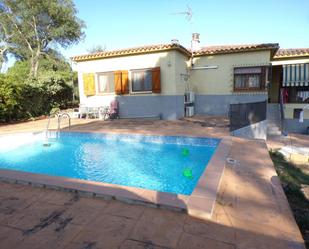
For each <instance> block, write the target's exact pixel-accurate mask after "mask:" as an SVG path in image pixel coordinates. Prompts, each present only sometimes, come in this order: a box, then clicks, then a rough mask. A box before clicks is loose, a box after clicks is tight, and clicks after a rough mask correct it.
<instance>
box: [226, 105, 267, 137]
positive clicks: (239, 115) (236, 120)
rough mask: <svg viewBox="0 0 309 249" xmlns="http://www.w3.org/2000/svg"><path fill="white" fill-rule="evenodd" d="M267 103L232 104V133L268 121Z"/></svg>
mask: <svg viewBox="0 0 309 249" xmlns="http://www.w3.org/2000/svg"><path fill="white" fill-rule="evenodd" d="M266 108H267V101H263V102H255V103H243V104H231V105H230V109H229V118H230V131H234V130H237V129H240V128H242V127H245V126H248V125H252V124H255V123H258V122H261V121H263V120H266V110H267V109H266Z"/></svg>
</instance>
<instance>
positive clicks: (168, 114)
mask: <svg viewBox="0 0 309 249" xmlns="http://www.w3.org/2000/svg"><path fill="white" fill-rule="evenodd" d="M116 98H117V100H118V101H119V111H120V113H119V114H120V117H121V118H138V117H140V118H142V117H158V118H159V117H160V118H162V119H167V120H175V119H179V118H182V117H183V116H184V96H183V95H157V96H138V95H136V96H127V95H124V96H122V95H119V96H117V97H116Z"/></svg>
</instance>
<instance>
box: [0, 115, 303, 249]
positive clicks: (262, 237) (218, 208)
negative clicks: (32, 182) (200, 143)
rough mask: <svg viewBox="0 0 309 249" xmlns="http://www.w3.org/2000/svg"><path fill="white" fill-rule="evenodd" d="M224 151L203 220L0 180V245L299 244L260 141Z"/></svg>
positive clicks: (114, 126)
mask: <svg viewBox="0 0 309 249" xmlns="http://www.w3.org/2000/svg"><path fill="white" fill-rule="evenodd" d="M83 122H85V121H83ZM139 122H140V123H139ZM200 122H202V123H200ZM43 123H44V122H43ZM43 123H42V124H43ZM206 124H207V122H206ZM33 127H34V126H33ZM36 127H37V126H36ZM2 128H3V127H0V131H1V132H2V131H3V129H2ZM12 129H13V130H12ZM72 129H73V130H85V131H89V130H93V131H105V130H109V131H110V130H112V131H115V132H124V133H128V132H134V133H136V132H138V133H151V134H165V135H166V134H168V135H172V134H175V135H177V134H184V135H196V136H211V135H212V136H217V137H221V136H225V135H226V134H227V132H228V131H227V128H226V127H209V125H205V122H204V121H198V122H194V120H193V121H192V120H190V121H174V122H167V121H137V120H136V121H130V120H117V121H108V122H100V121H97V122H91V123H88V124H76V126H74V127H72ZM16 130H19V131H21V130H22V128H19V129H16ZM29 130H31V129H29ZM10 131H11V132H12V131H15V130H14V127H12V126H11V128H10ZM6 132H7V130H6ZM2 133H3V132H2ZM229 157H231V158H234V159H236V164H234V165H229V164H227V165H226V168H225V173H224V176H223V179H222V182H221V187H220V191H219V193H218V198H217V202H216V205H215V209H214V214H213V217H212V219H209V220H198V219H194V218H192V217H190V216H188V215H187V214H185V213H180V212H174V211H168V210H162V209H154V208H151V207H145V206H137V205H129V204H126V203H122V202H119V201H115V200H103V199H95V198H85V197H78V196H76V195H75V194H74V193H66V192H59V191H54V190H48V189H42V188H34V187H31V186H23V185H15V184H8V183H0V248H17V249H19V248H26V249H27V248H31V249H35V248H59V249H61V248H65V249H71V248H74V249H75V248H76V249H97V248H108V249H112V248H121V249H123V248H126V249H127V248H147V249H150V248H153V249H163V248H165V249H166V248H178V249H202V248H211V249H212V248H214V249H216V248H223V249H232V248H238V249H242V248H244V249H249V248H265V249H266V248H274V249H276V248H280V249H285V248H291V249H300V248H304V245H303V240H302V238H301V234H300V232H299V229H298V227H297V225H296V223H295V220H294V218H293V215H292V213H291V210H290V208H289V205H288V202H287V200H286V197H285V195H284V192H283V190H282V188H281V185H280V182H279V179H278V177H277V174H276V172H275V169H274V167H273V164H272V161H271V159H270V157H269V154H268V151H267V146H266V144H265V143H264V142H260V141H253V140H245V139H239V138H233V145H232V148H231V151H230V155H229Z"/></svg>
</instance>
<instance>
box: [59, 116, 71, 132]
mask: <svg viewBox="0 0 309 249" xmlns="http://www.w3.org/2000/svg"><path fill="white" fill-rule="evenodd" d="M63 116H67V117H68V118H69V129H71V117H70V115H69V114H68V113H67V112H64V113H61V114H59V115H58V131H59V130H60V128H61V127H60V123H61V118H62V117H63Z"/></svg>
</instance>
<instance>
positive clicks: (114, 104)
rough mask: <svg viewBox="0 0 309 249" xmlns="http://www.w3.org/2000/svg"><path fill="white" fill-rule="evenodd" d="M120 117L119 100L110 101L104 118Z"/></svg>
mask: <svg viewBox="0 0 309 249" xmlns="http://www.w3.org/2000/svg"><path fill="white" fill-rule="evenodd" d="M108 118H109V119H111V120H113V119H116V118H117V119H119V102H118V101H117V100H113V101H111V103H110V106H109V108H107V109H106V111H105V113H104V120H106V119H108Z"/></svg>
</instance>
